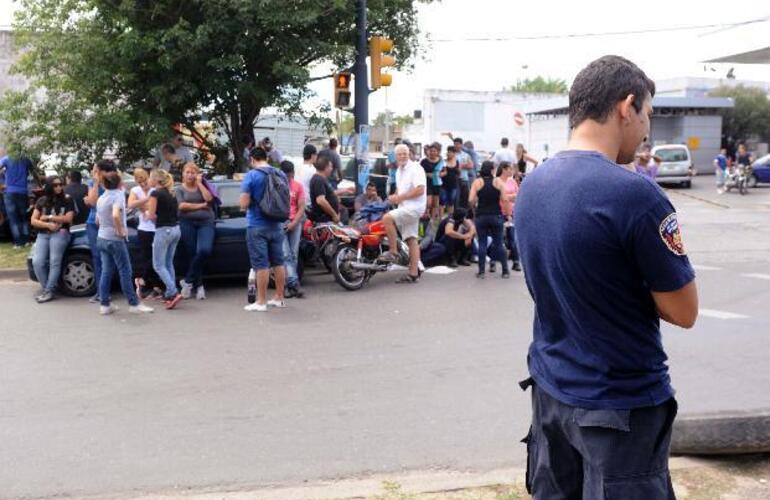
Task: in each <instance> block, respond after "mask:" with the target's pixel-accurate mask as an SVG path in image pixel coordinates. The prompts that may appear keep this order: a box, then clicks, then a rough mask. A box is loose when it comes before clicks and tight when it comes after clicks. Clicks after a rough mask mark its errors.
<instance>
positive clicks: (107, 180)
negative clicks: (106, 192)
mask: <svg viewBox="0 0 770 500" xmlns="http://www.w3.org/2000/svg"><path fill="white" fill-rule="evenodd" d="M101 179H102V184H103V185H104V189H117V187H118V186H120V174H118V173H117V172H115V171H114V170H113V171H111V172H105V173H104V175H102V177H101Z"/></svg>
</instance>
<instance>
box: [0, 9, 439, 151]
mask: <svg viewBox="0 0 770 500" xmlns="http://www.w3.org/2000/svg"><path fill="white" fill-rule="evenodd" d="M417 1H424V2H427V1H430V0H369V9H368V19H369V30H370V32H371V33H373V34H382V35H385V36H388V37H389V38H391V39H393V40H394V41H395V48H394V50H393V53H394V55H395V56H396V60H397V61H398V63H397V64H398V66H399V67H405V66H407V67H408V66H409V65H410V64H411V61H412V59H413V56H414V54H415V50H416V40H417V35H418V28H417V25H416V18H417V17H416V5H415V4H416V2H417ZM354 4H355V1H354V0H294V1H292V2H285V1H283V0H198V1H195V2H190V1H186V0H154V1H149V0H135V1H120V2H117V1H115V0H20V7H21V8H20V9H19V12H18V13H17V16H16V20H15V23H14V29H15V33H16V35H17V38H18V41H19V43H20V46H21V47H22V48H23V55H22V56H21V58H20V61H19V63H18V65H17V68H16V69H17V71H19V72H21V73H22V74H24V75H25V76H26V77H27V78H29V79H30V80H31V81H32V83H33V85H34V88H33V89H32V90H31V91H30V92H27V93H25V94H18V93H16V94H9V95H8V96H7V98H6V99H5V100H4V102H3V103H2V105H0V111H2V112H3V113H4V116H12V117H16V118H17V119H16V120H13V121H12V122H11V121H8V124H7V126H6V128H7V129H8V130H11V131H12V132H13V133H14V141H13V142H14V143H18V147H19V148H22V149H23V148H27V149H35V148H37V149H55V148H68V149H72V150H78V149H82V148H86V149H88V150H89V151H93V152H94V153H95V154H100V152H101V151H103V150H104V149H105V148H107V147H108V146H109V147H116V148H117V150H118V154H119V156H120V157H121V158H123V159H133V158H138V157H141V156H143V155H146V154H147V152H148V151H149V149H150V148H151V147H153V146H155V145H157V144H158V142H159V141H160V140H161V139H162V137H164V136H166V135H168V134H169V133H170V129H171V127H172V126H174V125H176V124H179V125H182V126H184V127H185V128H187V129H188V130H193V129H195V126H196V124H197V123H199V122H200V121H201V118H202V116H203V115H204V114H205V116H206V117H207V118H208V119H209V120H210V121H211V122H213V123H214V124H215V125H216V128H217V129H218V130H221V131H222V132H224V136H225V137H226V139H225V140H224V141H222V143H221V144H220V143H218V141H217V140H216V139H215V138H216V137H217V134H212V135H211V136H208V137H207V136H204V137H200V139H201V140H202V141H203V142H204V144H205V146H206V147H208V148H209V149H211V150H212V152H213V153H215V154H216V155H217V157H218V158H219V159H220V160H222V159H223V157H226V156H227V154H228V152H229V153H230V154H232V156H233V157H234V158H236V161H238V159H240V158H241V155H240V151H241V150H242V147H243V144H242V138H243V137H244V136H247V135H250V134H252V132H253V124H254V123H255V121H256V119H257V117H258V116H259V114H260V113H261V112H262V111H263V110H265V109H266V108H270V109H274V110H276V111H278V112H282V113H286V114H288V115H304V116H307V115H308V114H311V115H313V113H309V112H308V111H307V110H305V109H304V108H303V103H304V102H305V101H306V98H307V97H308V96H309V95H310V91H309V89H308V84H309V83H310V82H311V81H312V80H313V78H311V69H313V68H318V67H321V66H322V65H327V64H328V65H331V66H332V67H336V68H341V67H348V66H350V64H351V63H352V61H353V56H354V44H355V9H354ZM329 76H330V75H329ZM325 110H326V108H322V109H320V110H315V114H314V116H312V118H315V119H316V120H315V121H317V118H318V117H319V115H322V114H323V113H324V111H325ZM30 137H39V139H40V140H39V143H38V144H32V142H34V141H30V140H29V138H30ZM25 141H26V143H25Z"/></svg>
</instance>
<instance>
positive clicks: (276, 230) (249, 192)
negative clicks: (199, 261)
mask: <svg viewBox="0 0 770 500" xmlns="http://www.w3.org/2000/svg"><path fill="white" fill-rule="evenodd" d="M251 167H252V169H251V170H250V171H249V173H248V174H246V177H245V178H244V179H243V182H242V183H241V198H240V205H241V210H244V211H245V212H246V220H247V222H248V226H249V227H248V230H247V232H246V243H247V245H248V250H249V261H250V262H251V268H252V269H253V270H254V271H255V272H256V273H257V301H256V302H255V303H253V304H249V305H247V306H245V307H244V309H245V310H246V311H258V312H264V311H267V307H268V306H274V307H285V303H284V301H283V291H284V290H283V289H284V286H285V284H286V269H285V268H284V254H283V239H284V237H285V236H284V232H283V222H281V221H275V220H272V219H268V218H267V217H265V216H264V215H263V214H262V210H261V209H260V208H259V203H260V201H261V200H262V197H263V196H264V194H265V186H266V185H267V176H268V174H267V173H266V169H273V171H275V172H276V173H278V174H279V175H280V176H281V177H283V178H284V179H285V178H286V176H285V175H284V173H283V172H281V171H280V170H278V169H275V168H273V167H271V166H270V165H269V164H268V163H267V152H266V151H265V150H264V149H262V148H261V147H260V148H254V149H252V150H251ZM286 182H287V183H288V182H289V181H288V179H287V180H286ZM270 269H272V270H273V274H274V275H275V297H273V299H271V300H270V301H268V300H267V284H268V281H270Z"/></svg>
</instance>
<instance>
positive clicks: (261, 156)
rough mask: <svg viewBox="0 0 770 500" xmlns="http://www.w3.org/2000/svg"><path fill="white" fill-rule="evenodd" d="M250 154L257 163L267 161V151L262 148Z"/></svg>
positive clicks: (255, 149)
mask: <svg viewBox="0 0 770 500" xmlns="http://www.w3.org/2000/svg"><path fill="white" fill-rule="evenodd" d="M250 154H251V157H252V158H254V159H255V160H257V161H267V151H265V150H264V149H262V148H254V149H252V150H251V153H250Z"/></svg>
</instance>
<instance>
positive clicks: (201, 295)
mask: <svg viewBox="0 0 770 500" xmlns="http://www.w3.org/2000/svg"><path fill="white" fill-rule="evenodd" d="M195 299H196V300H206V289H205V288H203V285H201V286H199V287H198V290H197V291H196V292H195Z"/></svg>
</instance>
